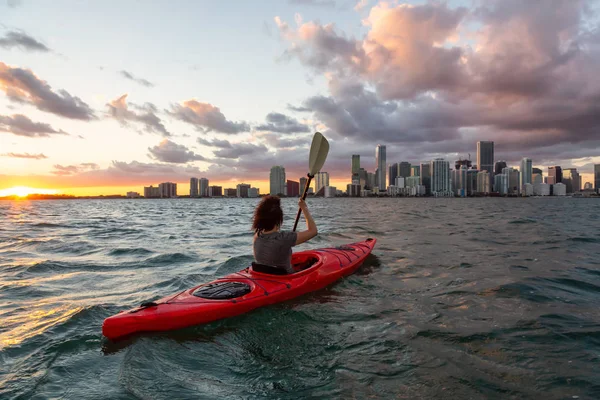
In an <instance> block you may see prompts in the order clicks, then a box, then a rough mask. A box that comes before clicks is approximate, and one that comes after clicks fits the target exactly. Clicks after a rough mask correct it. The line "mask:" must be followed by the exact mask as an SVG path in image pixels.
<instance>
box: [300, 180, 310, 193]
mask: <svg viewBox="0 0 600 400" xmlns="http://www.w3.org/2000/svg"><path fill="white" fill-rule="evenodd" d="M307 181H308V179H306V178H305V177H304V176H303V177H302V178H300V179H299V182H300V183H299V185H300V195H301V196H302V195H303V194H304V190H305V188H306V182H307ZM306 190H308V189H306Z"/></svg>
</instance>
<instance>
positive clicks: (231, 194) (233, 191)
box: [223, 188, 237, 197]
mask: <svg viewBox="0 0 600 400" xmlns="http://www.w3.org/2000/svg"><path fill="white" fill-rule="evenodd" d="M223 194H224V195H225V197H237V189H233V188H227V189H225V190H224V192H223Z"/></svg>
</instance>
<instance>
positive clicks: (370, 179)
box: [367, 172, 377, 190]
mask: <svg viewBox="0 0 600 400" xmlns="http://www.w3.org/2000/svg"><path fill="white" fill-rule="evenodd" d="M375 186H377V180H376V179H375V174H374V173H372V172H367V188H368V189H369V190H373V189H374V188H375Z"/></svg>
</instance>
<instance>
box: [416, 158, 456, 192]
mask: <svg viewBox="0 0 600 400" xmlns="http://www.w3.org/2000/svg"><path fill="white" fill-rule="evenodd" d="M424 165H425V164H421V174H422V173H423V166H424ZM429 165H430V167H429V168H430V171H431V194H433V195H434V196H436V197H439V196H454V193H452V190H451V187H450V162H448V161H446V160H444V159H441V158H436V159H435V160H433V161H431V162H430V164H429ZM422 179H423V177H422V176H421V180H422ZM424 186H425V185H424ZM425 187H426V186H425Z"/></svg>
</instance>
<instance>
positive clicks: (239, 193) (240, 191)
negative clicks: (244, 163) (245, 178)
mask: <svg viewBox="0 0 600 400" xmlns="http://www.w3.org/2000/svg"><path fill="white" fill-rule="evenodd" d="M248 189H250V185H249V184H247V183H238V184H237V186H236V187H235V195H236V197H242V198H246V197H248Z"/></svg>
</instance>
